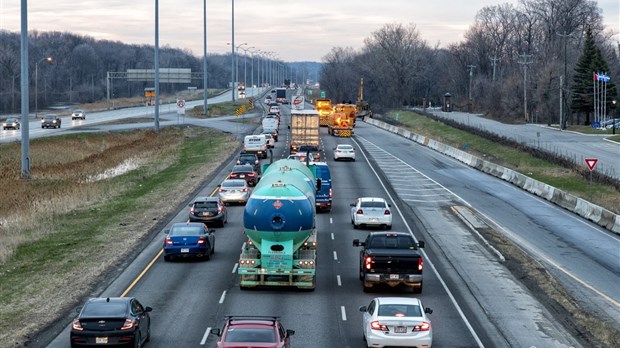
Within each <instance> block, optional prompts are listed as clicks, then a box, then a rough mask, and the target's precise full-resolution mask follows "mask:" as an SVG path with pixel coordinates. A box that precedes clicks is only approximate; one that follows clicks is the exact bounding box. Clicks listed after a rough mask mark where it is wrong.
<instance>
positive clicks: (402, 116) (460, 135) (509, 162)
mask: <svg viewBox="0 0 620 348" xmlns="http://www.w3.org/2000/svg"><path fill="white" fill-rule="evenodd" d="M396 113H398V114H399V122H400V123H401V124H402V125H404V126H405V128H407V129H409V130H411V131H412V132H415V133H417V134H421V135H425V136H428V137H430V138H432V139H435V140H437V141H440V142H442V143H444V144H447V145H450V146H453V147H455V148H459V149H461V150H464V151H467V152H469V153H472V154H474V155H476V156H478V157H480V158H483V159H486V160H488V161H491V162H493V163H497V164H499V165H502V166H504V167H507V168H510V169H513V170H516V171H518V172H519V173H522V174H524V175H527V176H529V177H531V178H533V179H536V180H539V181H542V182H544V183H547V184H549V185H551V186H554V187H556V188H559V189H561V190H564V191H566V192H569V193H571V194H573V195H575V196H578V197H581V198H583V199H586V200H588V201H590V202H593V203H595V204H598V205H600V206H602V207H605V208H607V209H609V210H611V211H614V212H615V213H618V214H620V194H618V191H616V190H615V189H614V188H613V187H610V186H606V185H599V184H596V183H594V184H592V185H590V183H589V181H588V180H587V179H586V178H584V177H583V176H581V175H579V174H578V173H576V172H574V171H572V170H570V169H567V168H564V167H561V166H558V165H555V164H552V163H549V162H547V161H545V160H542V159H538V158H535V157H533V156H531V155H530V154H528V153H526V152H523V151H520V150H517V149H515V148H512V147H509V146H503V145H500V144H497V143H496V142H493V141H490V140H487V139H484V138H482V137H479V136H476V135H473V134H470V133H468V132H465V131H462V130H459V129H456V128H452V127H450V126H448V125H445V124H443V123H441V122H438V121H435V120H433V119H431V118H428V117H425V116H422V115H419V114H416V113H414V112H410V111H401V110H399V111H394V112H392V113H388V115H387V117H389V118H392V119H394V118H395V114H396Z"/></svg>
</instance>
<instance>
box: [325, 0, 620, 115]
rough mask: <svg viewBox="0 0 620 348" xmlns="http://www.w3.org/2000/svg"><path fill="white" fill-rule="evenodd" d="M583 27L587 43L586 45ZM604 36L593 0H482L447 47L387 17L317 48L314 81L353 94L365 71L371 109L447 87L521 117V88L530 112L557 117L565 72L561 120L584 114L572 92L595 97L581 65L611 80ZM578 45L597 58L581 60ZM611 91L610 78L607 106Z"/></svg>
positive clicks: (476, 105) (470, 102) (455, 97)
mask: <svg viewBox="0 0 620 348" xmlns="http://www.w3.org/2000/svg"><path fill="white" fill-rule="evenodd" d="M589 33H591V35H590V37H591V40H593V42H594V44H595V45H594V46H595V47H594V48H592V47H590V46H591V45H586V42H587V41H588V34H589ZM611 36H612V34H611V33H609V32H606V31H605V29H604V26H603V20H602V15H601V10H600V9H599V8H598V7H597V4H596V1H589V0H522V1H520V2H519V5H518V6H513V5H511V4H502V5H495V6H488V7H484V8H483V9H481V10H480V11H479V12H478V14H477V16H476V18H475V21H474V23H473V24H472V25H471V26H470V27H469V29H468V30H467V32H466V33H465V40H464V41H463V42H460V43H455V44H450V45H449V46H448V47H447V48H439V47H431V46H430V45H429V44H428V43H427V42H426V41H425V40H424V39H423V38H422V36H421V34H420V32H419V31H418V30H417V28H416V26H415V24H409V25H402V24H387V25H385V26H384V27H382V28H380V29H379V30H377V31H375V32H374V33H373V34H372V35H371V36H370V37H368V38H366V39H365V41H364V46H363V48H362V49H360V50H353V49H351V48H343V47H336V48H333V49H332V51H331V52H330V53H329V54H327V55H326V56H325V57H324V58H323V60H324V61H323V63H324V69H323V70H322V72H321V75H320V82H321V87H322V88H323V89H326V90H327V91H328V93H329V96H330V97H331V98H332V99H335V100H338V101H339V100H355V99H356V96H357V91H358V86H359V83H360V78H362V77H363V78H364V97H365V99H367V100H368V101H369V102H370V104H371V106H372V107H373V109H381V108H393V107H401V106H403V105H421V104H422V101H423V99H426V100H427V101H430V102H431V103H432V105H433V106H439V105H440V103H441V102H442V98H443V96H444V95H445V94H446V93H450V94H451V95H452V105H453V106H454V107H455V110H459V109H461V110H472V111H477V112H484V113H487V114H490V115H493V116H495V117H500V118H502V117H505V118H509V119H512V120H524V119H525V110H524V105H525V101H524V89H525V91H526V92H527V116H528V119H529V120H528V121H529V122H535V121H538V122H540V123H558V122H559V115H560V113H559V109H560V76H562V78H563V81H564V84H563V87H564V88H563V90H564V109H565V110H567V112H566V113H565V115H567V116H568V117H569V118H568V122H569V123H571V124H573V123H588V122H589V117H590V111H588V110H592V109H593V108H592V106H591V105H583V103H574V100H576V99H579V98H576V97H578V96H579V97H581V99H583V100H591V99H593V98H592V96H591V94H589V93H591V88H592V73H591V72H588V74H587V76H585V75H583V71H588V70H590V69H605V71H601V70H599V72H605V73H606V74H607V75H609V76H611V81H612V82H613V81H615V79H616V78H617V77H618V76H619V75H618V64H619V63H620V61H619V59H618V54H617V51H616V44H615V42H613V41H612V40H611ZM584 47H586V48H588V47H589V48H588V49H595V50H596V51H597V52H598V53H593V52H584ZM584 55H585V56H588V55H592V56H595V57H597V59H596V60H588V61H587V62H585V63H584V61H583V59H582V60H581V61H579V60H580V57H583V56H584ZM607 62H609V64H607ZM608 66H611V67H613V68H611V69H610V68H608ZM526 69H527V70H526ZM526 76H527V79H526V78H525V77H526ZM583 79H589V80H588V81H584V80H583ZM584 86H587V88H589V89H588V90H584V88H586V87H584ZM616 98H617V95H616V88H615V86H614V84H613V83H611V84H609V86H608V93H607V103H608V107H609V108H610V109H611V108H613V107H614V104H613V103H612V101H613V100H614V99H616ZM611 113H613V111H610V114H611Z"/></svg>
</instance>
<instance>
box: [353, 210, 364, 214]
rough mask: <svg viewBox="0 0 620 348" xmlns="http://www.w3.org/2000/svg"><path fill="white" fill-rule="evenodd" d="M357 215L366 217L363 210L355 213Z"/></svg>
mask: <svg viewBox="0 0 620 348" xmlns="http://www.w3.org/2000/svg"><path fill="white" fill-rule="evenodd" d="M355 214H358V215H364V212H363V211H362V209H358V210H357V211H356V212H355Z"/></svg>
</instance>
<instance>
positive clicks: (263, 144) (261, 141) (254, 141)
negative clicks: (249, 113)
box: [243, 134, 267, 158]
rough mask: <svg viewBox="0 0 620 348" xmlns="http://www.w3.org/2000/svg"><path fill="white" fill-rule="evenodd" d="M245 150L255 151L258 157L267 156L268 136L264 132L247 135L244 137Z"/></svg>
mask: <svg viewBox="0 0 620 348" xmlns="http://www.w3.org/2000/svg"><path fill="white" fill-rule="evenodd" d="M243 151H245V152H252V153H255V154H256V155H257V156H258V157H262V158H267V138H265V135H264V134H258V135H246V136H245V138H244V139H243Z"/></svg>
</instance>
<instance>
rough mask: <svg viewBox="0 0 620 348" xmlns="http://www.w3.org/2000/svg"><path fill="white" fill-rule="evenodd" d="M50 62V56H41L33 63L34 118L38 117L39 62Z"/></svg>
mask: <svg viewBox="0 0 620 348" xmlns="http://www.w3.org/2000/svg"><path fill="white" fill-rule="evenodd" d="M42 62H50V63H51V62H52V57H44V58H41V60H39V61H38V62H36V63H35V65H34V118H39V115H38V114H39V63H42Z"/></svg>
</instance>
